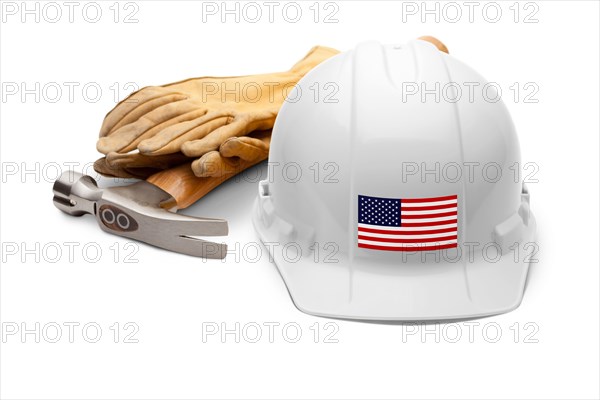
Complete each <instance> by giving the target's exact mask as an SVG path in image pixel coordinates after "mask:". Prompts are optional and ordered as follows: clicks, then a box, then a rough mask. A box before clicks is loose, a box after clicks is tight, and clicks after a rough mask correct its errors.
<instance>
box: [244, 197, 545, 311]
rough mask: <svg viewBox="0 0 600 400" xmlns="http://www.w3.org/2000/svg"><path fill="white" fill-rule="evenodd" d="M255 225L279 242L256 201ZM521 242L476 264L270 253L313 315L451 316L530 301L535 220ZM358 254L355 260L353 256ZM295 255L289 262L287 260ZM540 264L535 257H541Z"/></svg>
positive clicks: (266, 237)
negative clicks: (527, 295)
mask: <svg viewBox="0 0 600 400" xmlns="http://www.w3.org/2000/svg"><path fill="white" fill-rule="evenodd" d="M254 211H255V212H254V213H253V222H254V226H255V228H256V230H257V232H258V234H259V237H260V239H261V240H262V241H263V242H270V243H274V242H276V241H277V239H278V238H277V235H276V232H275V230H272V229H269V228H267V227H265V226H264V225H263V224H262V221H261V220H260V216H259V212H258V204H255V210H254ZM530 218H531V219H530V223H529V225H528V227H527V230H526V231H525V232H524V235H523V237H522V241H521V242H520V248H521V251H520V252H519V253H517V254H515V253H514V252H512V251H511V252H508V253H505V254H502V255H501V256H498V257H493V258H487V259H486V258H484V257H477V258H476V259H474V260H472V261H470V260H468V257H462V258H461V259H460V260H459V261H456V260H446V259H443V258H442V259H440V260H439V262H426V263H422V264H420V265H415V264H414V262H413V263H401V262H398V263H395V264H394V265H391V264H389V263H388V264H385V265H373V263H372V262H369V258H368V257H361V253H360V252H362V251H376V250H364V249H356V251H355V252H354V254H353V255H352V256H348V255H342V254H337V255H336V257H332V258H330V259H329V260H327V259H325V260H323V259H321V260H318V261H319V262H315V258H314V257H312V256H303V257H300V258H298V259H294V260H290V259H289V257H285V254H284V253H283V252H281V251H272V252H270V254H271V257H272V259H273V261H274V262H275V264H276V265H277V268H278V270H279V272H280V274H281V276H282V278H283V280H284V282H285V284H286V286H287V288H288V291H289V293H290V296H291V298H292V300H293V302H294V304H295V305H296V307H297V308H298V309H299V310H300V311H302V312H305V313H307V314H312V315H317V316H323V317H331V318H341V319H353V320H375V321H443V320H456V319H469V318H477V317H483V316H489V315H495V314H502V313H505V312H509V311H511V310H514V309H515V308H517V307H518V306H519V305H520V303H521V300H522V298H523V294H524V290H525V283H526V280H527V274H528V270H529V265H530V263H531V261H532V260H534V256H532V255H531V254H525V253H526V252H525V251H523V245H524V244H526V243H531V242H533V241H534V235H535V219H534V217H533V215H531V217H530ZM350 257H352V259H350ZM286 258H287V259H286ZM534 262H535V260H534Z"/></svg>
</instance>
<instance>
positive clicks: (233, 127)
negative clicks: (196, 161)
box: [181, 111, 277, 157]
mask: <svg viewBox="0 0 600 400" xmlns="http://www.w3.org/2000/svg"><path fill="white" fill-rule="evenodd" d="M276 117H277V111H265V112H263V113H260V114H257V115H253V116H249V115H242V116H236V117H235V118H234V119H233V120H232V121H231V122H230V123H228V124H227V125H225V126H223V127H221V128H219V129H216V130H214V131H213V132H210V134H208V135H206V136H205V137H203V138H201V139H197V140H192V141H189V142H186V143H184V144H182V145H181V151H182V152H183V154H185V155H186V156H188V157H200V156H201V155H202V154H204V153H207V152H209V151H212V150H217V149H218V148H219V146H221V143H223V142H225V141H226V140H227V139H229V138H231V137H235V136H243V135H246V134H248V133H249V132H252V131H257V130H267V129H271V128H273V124H274V123H275V118H276Z"/></svg>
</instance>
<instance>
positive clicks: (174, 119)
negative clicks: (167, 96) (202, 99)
mask: <svg viewBox="0 0 600 400" xmlns="http://www.w3.org/2000/svg"><path fill="white" fill-rule="evenodd" d="M198 107H199V106H198V104H196V103H194V102H191V101H176V102H172V103H168V104H165V105H163V106H161V107H158V108H156V109H154V110H152V111H150V112H149V113H148V114H144V115H142V116H141V117H140V118H139V119H137V120H136V121H135V122H132V123H130V124H127V125H124V126H122V127H120V128H119V129H117V130H116V131H114V132H112V133H111V134H110V135H108V136H105V137H101V138H100V139H98V142H97V144H96V148H97V149H98V151H99V152H101V153H104V154H108V153H110V152H113V151H119V152H123V153H124V152H128V151H131V150H134V149H135V148H136V146H137V144H138V143H139V142H140V141H142V140H143V139H145V138H148V137H151V136H152V135H154V134H156V133H157V132H159V131H160V130H162V129H164V128H166V127H168V126H171V125H174V124H176V123H178V122H181V121H188V120H190V119H194V118H197V117H198V116H200V115H203V114H206V110H202V109H199V108H198Z"/></svg>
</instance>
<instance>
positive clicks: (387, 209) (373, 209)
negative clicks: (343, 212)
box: [358, 195, 400, 226]
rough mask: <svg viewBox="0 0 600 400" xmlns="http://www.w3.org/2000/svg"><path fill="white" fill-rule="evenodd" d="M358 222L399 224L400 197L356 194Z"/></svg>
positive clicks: (387, 224)
mask: <svg viewBox="0 0 600 400" xmlns="http://www.w3.org/2000/svg"><path fill="white" fill-rule="evenodd" d="M358 222H359V223H361V224H369V225H380V226H400V199H386V198H383V197H370V196H361V195H359V196H358Z"/></svg>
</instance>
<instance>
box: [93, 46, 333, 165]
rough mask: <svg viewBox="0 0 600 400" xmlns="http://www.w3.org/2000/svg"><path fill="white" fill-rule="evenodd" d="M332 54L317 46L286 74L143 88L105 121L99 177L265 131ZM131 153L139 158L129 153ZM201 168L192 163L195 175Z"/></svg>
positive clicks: (171, 161)
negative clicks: (297, 88) (296, 87)
mask: <svg viewBox="0 0 600 400" xmlns="http://www.w3.org/2000/svg"><path fill="white" fill-rule="evenodd" d="M337 53H338V51H337V50H335V49H331V48H327V47H319V46H317V47H314V48H313V49H312V50H311V51H310V52H309V53H308V54H307V55H306V56H305V57H304V58H303V59H302V60H300V61H299V62H298V63H296V65H294V66H293V67H292V69H291V70H289V71H287V72H281V73H274V74H263V75H251V76H241V77H225V78H215V77H203V78H194V79H188V80H184V81H181V82H177V83H173V84H168V85H164V86H151V87H146V88H143V89H141V90H139V91H137V92H135V93H133V94H132V95H130V96H129V97H128V98H127V99H125V100H123V101H121V102H120V103H119V104H117V106H116V107H115V108H114V109H113V110H112V111H110V112H109V113H108V114H107V116H106V117H105V119H104V123H103V125H102V128H101V130H100V139H99V140H98V143H97V149H98V151H100V152H101V153H104V154H106V155H107V157H106V159H105V160H104V161H102V162H99V164H98V167H99V170H98V172H100V173H103V171H107V169H106V168H104V167H107V166H108V167H111V168H113V169H114V170H116V171H125V170H127V169H131V168H133V167H134V166H135V168H136V169H138V170H141V168H142V167H149V168H151V169H154V168H156V167H158V169H164V168H165V167H169V166H172V165H177V163H183V162H185V161H186V160H185V159H184V158H182V157H190V158H198V157H201V156H203V155H204V154H206V153H208V152H210V151H216V150H217V149H219V147H220V146H221V144H223V143H224V142H225V141H226V140H227V139H229V138H233V137H239V136H244V135H247V134H249V133H250V132H254V131H265V130H270V129H271V128H272V127H273V124H274V122H275V118H276V116H277V113H278V111H279V108H280V107H281V105H282V104H283V102H284V100H285V97H286V95H287V94H288V93H289V91H290V90H291V89H292V88H293V86H294V85H295V84H296V83H297V82H298V81H299V80H300V79H301V78H302V77H303V76H304V75H305V74H306V73H307V72H308V71H310V70H311V69H312V68H313V67H315V66H316V65H318V64H319V63H321V62H322V61H324V60H326V59H327V58H329V57H331V56H333V55H335V54H337ZM248 142H249V143H256V142H255V141H252V140H250V141H248ZM263 142H264V141H263ZM241 143H245V142H244V141H242V142H241ZM243 148H249V149H250V148H251V147H248V146H243ZM135 150H138V151H139V153H130V152H132V151H135ZM267 150H268V144H267ZM128 153H129V154H128ZM172 154H177V155H176V156H173V157H171V155H172ZM165 155H168V157H163V159H161V160H159V159H155V157H157V156H165ZM213 156H214V155H213ZM121 160H122V161H121ZM200 164H202V163H195V164H194V165H196V166H197V168H196V169H195V170H199V165H200ZM125 165H129V166H128V167H125ZM130 167H131V168H130Z"/></svg>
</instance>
